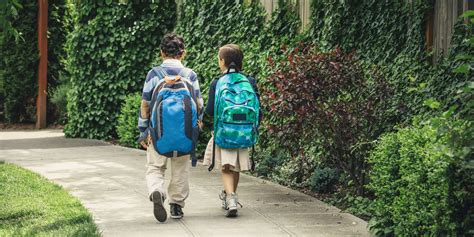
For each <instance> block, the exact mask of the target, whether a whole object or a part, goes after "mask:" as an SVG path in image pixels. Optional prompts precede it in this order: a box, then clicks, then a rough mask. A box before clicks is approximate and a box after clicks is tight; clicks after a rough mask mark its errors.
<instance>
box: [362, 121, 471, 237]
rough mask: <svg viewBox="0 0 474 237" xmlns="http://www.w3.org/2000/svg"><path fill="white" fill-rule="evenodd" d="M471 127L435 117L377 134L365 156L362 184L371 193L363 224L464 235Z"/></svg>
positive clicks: (379, 229) (382, 231)
mask: <svg viewBox="0 0 474 237" xmlns="http://www.w3.org/2000/svg"><path fill="white" fill-rule="evenodd" d="M472 125H473V124H472V122H468V121H463V120H453V121H451V120H447V119H445V118H435V119H432V120H431V121H430V122H429V123H425V124H423V123H416V124H415V125H414V126H413V127H409V128H403V129H400V130H398V131H397V132H395V133H388V134H386V135H384V136H382V138H381V139H380V140H379V142H378V144H377V147H376V148H375V150H374V151H373V153H372V155H371V156H370V158H369V162H370V164H371V165H372V170H371V172H370V178H371V182H370V184H369V185H368V186H369V188H370V189H371V190H372V191H373V192H374V194H375V200H374V202H375V205H374V206H375V211H374V213H373V214H374V218H373V219H372V220H371V221H370V223H369V224H370V228H371V229H372V231H373V232H374V233H375V234H376V235H383V236H387V235H390V236H391V235H396V236H398V235H406V234H407V233H410V235H416V236H421V235H429V236H467V235H468V231H469V228H472V226H473V221H474V219H473V216H472V215H473V212H472V209H470V207H472V204H474V203H473V191H474V190H473V187H474V183H473V181H474V175H473V174H474V167H473V166H472V162H473V159H474V156H473V153H472V151H473V149H474V143H473V139H472V138H473V136H474V129H473V126H472ZM470 231H472V229H471V230H470ZM470 234H472V232H470Z"/></svg>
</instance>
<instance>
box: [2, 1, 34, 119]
mask: <svg viewBox="0 0 474 237" xmlns="http://www.w3.org/2000/svg"><path fill="white" fill-rule="evenodd" d="M18 3H20V4H21V5H22V7H21V8H19V9H17V11H18V15H17V17H14V15H10V16H8V15H7V16H6V17H7V18H8V19H7V20H8V21H10V23H11V25H12V26H13V27H14V28H15V29H16V30H17V31H18V32H19V35H20V36H21V39H16V38H15V37H13V36H6V37H4V38H3V39H2V41H1V42H0V48H1V50H0V58H1V61H0V65H1V66H0V68H1V69H0V81H1V82H0V85H2V87H0V97H3V98H2V102H3V103H2V105H1V107H3V111H4V118H5V121H6V122H11V123H13V122H16V123H18V122H32V121H34V120H35V101H36V94H37V92H36V88H37V87H36V84H37V83H36V75H37V73H36V71H37V69H38V66H37V60H38V48H37V47H38V42H37V32H36V25H37V5H36V2H35V1H24V0H22V1H18ZM20 16H21V17H20Z"/></svg>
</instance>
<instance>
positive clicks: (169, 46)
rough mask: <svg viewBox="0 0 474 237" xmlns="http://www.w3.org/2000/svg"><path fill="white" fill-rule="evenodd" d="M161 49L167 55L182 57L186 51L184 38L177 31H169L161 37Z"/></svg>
mask: <svg viewBox="0 0 474 237" xmlns="http://www.w3.org/2000/svg"><path fill="white" fill-rule="evenodd" d="M160 49H161V51H163V53H164V54H165V56H167V57H173V58H177V57H181V56H182V55H183V53H184V39H183V37H181V36H178V35H176V34H175V33H168V34H166V35H165V36H163V39H161V45H160Z"/></svg>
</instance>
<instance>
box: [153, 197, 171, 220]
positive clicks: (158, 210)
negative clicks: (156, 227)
mask: <svg viewBox="0 0 474 237" xmlns="http://www.w3.org/2000/svg"><path fill="white" fill-rule="evenodd" d="M151 201H152V202H153V215H155V218H156V219H157V220H158V221H159V222H165V221H166V217H167V216H166V210H165V207H164V206H163V202H164V201H165V197H164V196H163V194H162V193H160V192H159V191H155V192H153V193H152V194H151Z"/></svg>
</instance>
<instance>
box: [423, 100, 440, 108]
mask: <svg viewBox="0 0 474 237" xmlns="http://www.w3.org/2000/svg"><path fill="white" fill-rule="evenodd" d="M424 105H426V106H428V107H429V108H431V109H438V108H439V107H440V105H441V104H440V103H439V102H438V101H435V100H434V99H432V98H430V99H427V100H425V102H424Z"/></svg>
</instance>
